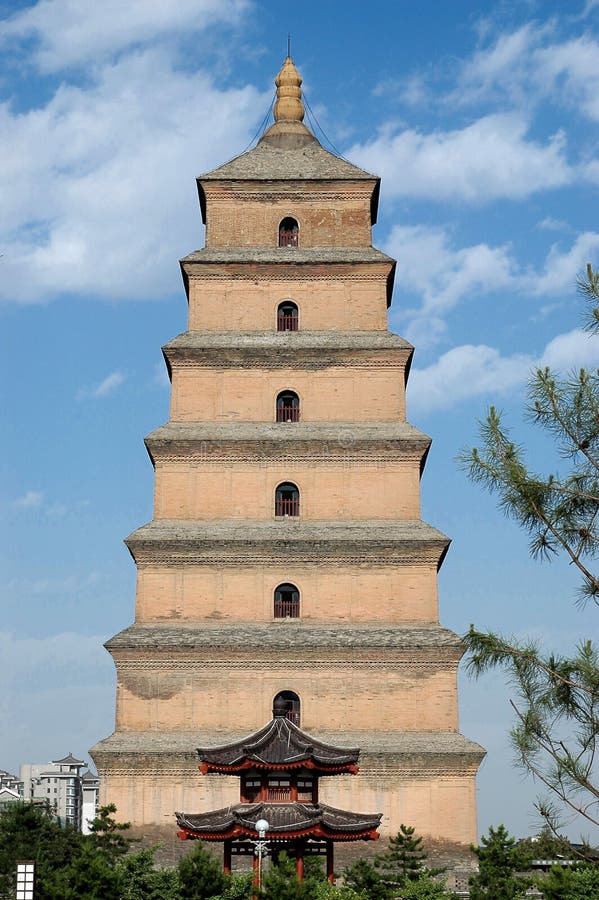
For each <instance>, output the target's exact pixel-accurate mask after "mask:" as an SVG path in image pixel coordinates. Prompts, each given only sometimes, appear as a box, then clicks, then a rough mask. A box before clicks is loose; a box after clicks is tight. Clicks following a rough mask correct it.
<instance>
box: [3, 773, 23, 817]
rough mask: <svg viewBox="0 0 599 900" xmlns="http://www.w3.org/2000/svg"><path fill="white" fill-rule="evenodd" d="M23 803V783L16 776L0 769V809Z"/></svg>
mask: <svg viewBox="0 0 599 900" xmlns="http://www.w3.org/2000/svg"><path fill="white" fill-rule="evenodd" d="M22 802H23V782H22V781H20V780H19V779H18V778H17V776H16V775H11V774H10V772H5V771H4V769H0V809H3V808H4V807H5V806H7V805H8V804H9V803H22Z"/></svg>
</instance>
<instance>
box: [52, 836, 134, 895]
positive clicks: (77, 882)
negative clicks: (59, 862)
mask: <svg viewBox="0 0 599 900" xmlns="http://www.w3.org/2000/svg"><path fill="white" fill-rule="evenodd" d="M46 885H47V888H48V889H49V896H51V897H52V898H54V900H58V898H59V897H60V900H120V897H121V892H120V878H119V873H118V872H117V871H116V869H115V868H114V867H113V866H112V865H111V862H110V859H109V857H107V856H106V854H105V853H103V852H102V851H99V850H98V849H97V848H96V847H94V846H93V844H92V843H91V842H90V841H86V842H85V843H84V844H83V845H82V846H81V849H80V851H79V853H78V854H77V855H76V856H74V857H73V859H72V860H71V862H70V863H69V865H68V866H66V867H65V868H62V869H58V870H57V871H56V872H55V873H54V875H53V876H52V877H50V878H48V879H47V880H46ZM36 896H37V890H36Z"/></svg>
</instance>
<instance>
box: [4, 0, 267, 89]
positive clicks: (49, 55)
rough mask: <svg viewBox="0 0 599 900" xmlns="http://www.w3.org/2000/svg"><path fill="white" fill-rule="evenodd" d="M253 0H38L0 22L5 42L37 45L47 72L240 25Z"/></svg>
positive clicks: (39, 60) (37, 56)
mask: <svg viewBox="0 0 599 900" xmlns="http://www.w3.org/2000/svg"><path fill="white" fill-rule="evenodd" d="M249 8H250V3H249V2H248V0H169V2H168V3H164V2H162V0H128V2H127V3H122V2H121V0H103V2H102V3H96V2H94V0H38V2H37V3H35V4H34V5H33V6H29V7H27V8H26V9H23V10H21V11H19V12H17V13H15V14H14V15H13V16H11V17H10V18H9V19H6V20H4V22H2V23H0V42H4V43H9V42H10V43H12V44H13V45H14V42H15V39H23V40H27V39H31V38H34V39H35V40H36V42H37V46H36V47H35V50H34V53H33V58H34V60H35V62H36V63H37V64H38V65H39V67H40V68H41V69H42V70H44V71H50V72H51V71H57V70H60V69H64V68H66V67H68V66H71V65H78V64H83V65H85V66H86V67H89V65H90V60H94V61H95V62H96V63H97V62H98V60H101V59H102V58H104V57H105V56H108V55H110V54H114V53H117V52H119V51H121V50H123V49H125V48H129V47H132V46H139V45H141V44H143V43H144V42H147V41H149V40H152V39H156V38H157V37H159V38H161V39H165V38H167V37H169V36H170V35H173V34H175V33H178V32H186V33H187V34H189V33H194V32H198V31H202V30H204V29H206V28H208V27H209V26H211V25H215V24H219V23H225V24H229V25H232V24H237V23H238V22H239V21H240V19H241V17H242V15H243V13H244V12H246V11H247V10H248V9H249Z"/></svg>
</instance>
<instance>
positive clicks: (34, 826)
mask: <svg viewBox="0 0 599 900" xmlns="http://www.w3.org/2000/svg"><path fill="white" fill-rule="evenodd" d="M84 840H85V839H84V837H83V835H82V834H80V833H79V832H78V831H76V830H75V829H74V828H72V827H71V826H65V827H64V828H61V826H60V825H59V824H58V823H57V822H56V821H55V820H54V819H53V817H52V816H51V815H50V813H49V811H48V810H47V809H45V808H44V807H40V806H37V805H34V804H32V803H12V804H10V806H7V807H6V808H5V809H3V810H2V811H0V897H3V898H4V897H14V895H15V880H16V866H17V861H18V860H23V859H31V860H34V861H35V869H36V900H54V897H55V896H56V895H55V894H54V893H53V889H52V883H53V880H54V877H55V874H56V872H57V871H60V870H61V869H64V868H65V867H67V866H69V865H70V863H71V861H72V860H73V859H74V858H75V857H76V856H77V855H78V853H79V852H80V850H81V847H82V844H83V842H84Z"/></svg>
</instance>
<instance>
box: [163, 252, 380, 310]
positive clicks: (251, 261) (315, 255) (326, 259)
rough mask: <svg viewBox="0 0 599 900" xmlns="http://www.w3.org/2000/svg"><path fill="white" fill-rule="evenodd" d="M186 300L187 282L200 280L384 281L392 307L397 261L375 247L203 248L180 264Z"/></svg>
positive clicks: (187, 292) (182, 260)
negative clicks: (361, 279) (307, 278)
mask: <svg viewBox="0 0 599 900" xmlns="http://www.w3.org/2000/svg"><path fill="white" fill-rule="evenodd" d="M179 263H180V266H181V272H182V276H183V283H184V285H185V292H186V294H187V299H188V300H189V281H190V279H192V278H199V279H210V278H218V279H226V280H227V281H235V280H236V279H247V280H251V281H256V280H262V281H263V280H268V279H280V278H287V279H291V280H294V279H300V278H305V277H311V278H315V279H325V278H326V279H331V278H333V279H334V278H338V279H339V280H345V281H347V280H348V279H352V278H374V279H376V280H383V281H386V286H387V306H390V305H391V297H392V293H393V282H394V278H395V266H396V261H395V260H394V259H392V258H391V257H390V256H387V254H386V253H382V252H381V251H380V250H376V249H375V248H374V247H360V248H358V247H348V248H345V247H314V248H300V247H274V248H269V249H266V250H265V249H261V248H257V247H248V248H241V249H240V248H233V249H217V250H212V249H209V248H204V249H203V250H196V251H194V252H193V253H190V254H188V255H187V256H185V257H183V259H181V260H180V261H179Z"/></svg>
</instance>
